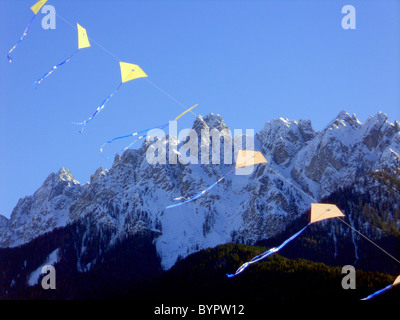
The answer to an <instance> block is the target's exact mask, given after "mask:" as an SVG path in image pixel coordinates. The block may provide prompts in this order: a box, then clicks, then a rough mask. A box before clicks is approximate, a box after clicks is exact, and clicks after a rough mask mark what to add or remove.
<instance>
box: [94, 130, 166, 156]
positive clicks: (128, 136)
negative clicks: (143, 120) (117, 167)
mask: <svg viewBox="0 0 400 320" xmlns="http://www.w3.org/2000/svg"><path fill="white" fill-rule="evenodd" d="M168 126H169V123H165V124H162V125H160V126H156V127H152V128H148V129H144V130H141V131H137V132H134V133H130V134H126V135H123V136H119V137H115V138H113V139H111V140H109V141H106V142H104V143H103V144H102V146H101V147H100V152H103V149H104V147H105V146H106V145H107V144H111V143H113V142H114V141H117V140H121V139H125V138H130V137H136V136H137V139H135V140H134V141H133V142H131V143H130V144H129V145H128V146H127V147H125V148H124V149H123V151H125V150H126V149H129V147H130V146H132V145H133V144H134V143H135V142H136V141H138V140H140V139H142V138H144V137H146V136H147V133H148V132H149V131H150V130H153V129H163V128H165V127H168ZM144 133H145V134H144Z"/></svg>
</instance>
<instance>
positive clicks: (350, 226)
mask: <svg viewBox="0 0 400 320" xmlns="http://www.w3.org/2000/svg"><path fill="white" fill-rule="evenodd" d="M338 219H339V220H340V221H341V222H343V223H344V224H345V225H347V226H348V227H349V228H351V229H352V230H354V231H355V232H357V233H358V234H359V235H360V236H362V237H363V238H364V239H366V240H368V241H369V242H370V243H372V244H373V245H374V246H376V247H377V248H378V249H380V250H381V251H383V252H384V253H386V254H387V255H388V256H389V257H391V258H392V259H393V260H395V261H396V262H397V263H399V264H400V261H399V260H398V259H396V258H395V257H394V256H392V255H391V254H390V253H389V252H387V251H386V250H385V249H383V248H382V247H380V246H379V245H377V244H376V243H375V242H373V241H372V240H371V239H369V238H368V237H366V236H365V235H363V234H362V233H361V232H360V231H358V230H357V229H355V228H354V227H353V226H352V225H350V224H348V223H347V222H346V221H344V220H343V219H341V218H339V217H338Z"/></svg>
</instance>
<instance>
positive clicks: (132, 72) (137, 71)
mask: <svg viewBox="0 0 400 320" xmlns="http://www.w3.org/2000/svg"><path fill="white" fill-rule="evenodd" d="M119 65H120V67H121V79H122V82H128V81H131V80H133V79H137V78H143V77H147V74H146V73H144V71H143V70H142V69H141V68H140V67H139V66H138V65H136V64H132V63H127V62H120V63H119Z"/></svg>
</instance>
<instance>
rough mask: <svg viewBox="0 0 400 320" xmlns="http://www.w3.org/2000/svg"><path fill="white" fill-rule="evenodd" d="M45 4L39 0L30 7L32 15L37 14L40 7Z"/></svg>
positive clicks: (44, 0)
mask: <svg viewBox="0 0 400 320" xmlns="http://www.w3.org/2000/svg"><path fill="white" fill-rule="evenodd" d="M46 2H47V0H39V1H38V2H36V3H35V4H34V5H33V6H32V7H31V10H32V11H33V13H34V14H37V13H38V12H39V10H40V8H41V7H43V5H44V4H45V3H46Z"/></svg>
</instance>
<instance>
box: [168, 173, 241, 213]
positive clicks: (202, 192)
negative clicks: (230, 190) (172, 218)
mask: <svg viewBox="0 0 400 320" xmlns="http://www.w3.org/2000/svg"><path fill="white" fill-rule="evenodd" d="M234 170H235V167H233V168H232V169H231V170H230V171H229V172H228V173H227V174H226V175H224V176H223V177H221V178H219V179H218V181H216V182H214V183H213V184H212V185H210V186H209V187H208V188H207V189H204V190H203V191H200V192H199V193H197V194H196V195H194V196H193V197H189V198H186V199H187V200H186V201H183V202H180V203H177V204H172V205H170V206H168V207H165V209H170V208H174V207H178V206H181V205H183V204H185V203H188V202H191V201H193V200H196V199H198V198H200V197H201V196H202V195H203V194H205V193H206V192H207V191H209V190H211V189H212V188H214V187H215V186H216V185H217V184H218V183H220V182H221V181H222V180H224V179H225V178H226V176H227V175H229V174H230V173H232V172H233V171H234ZM180 199H182V197H179V198H175V200H180Z"/></svg>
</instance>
